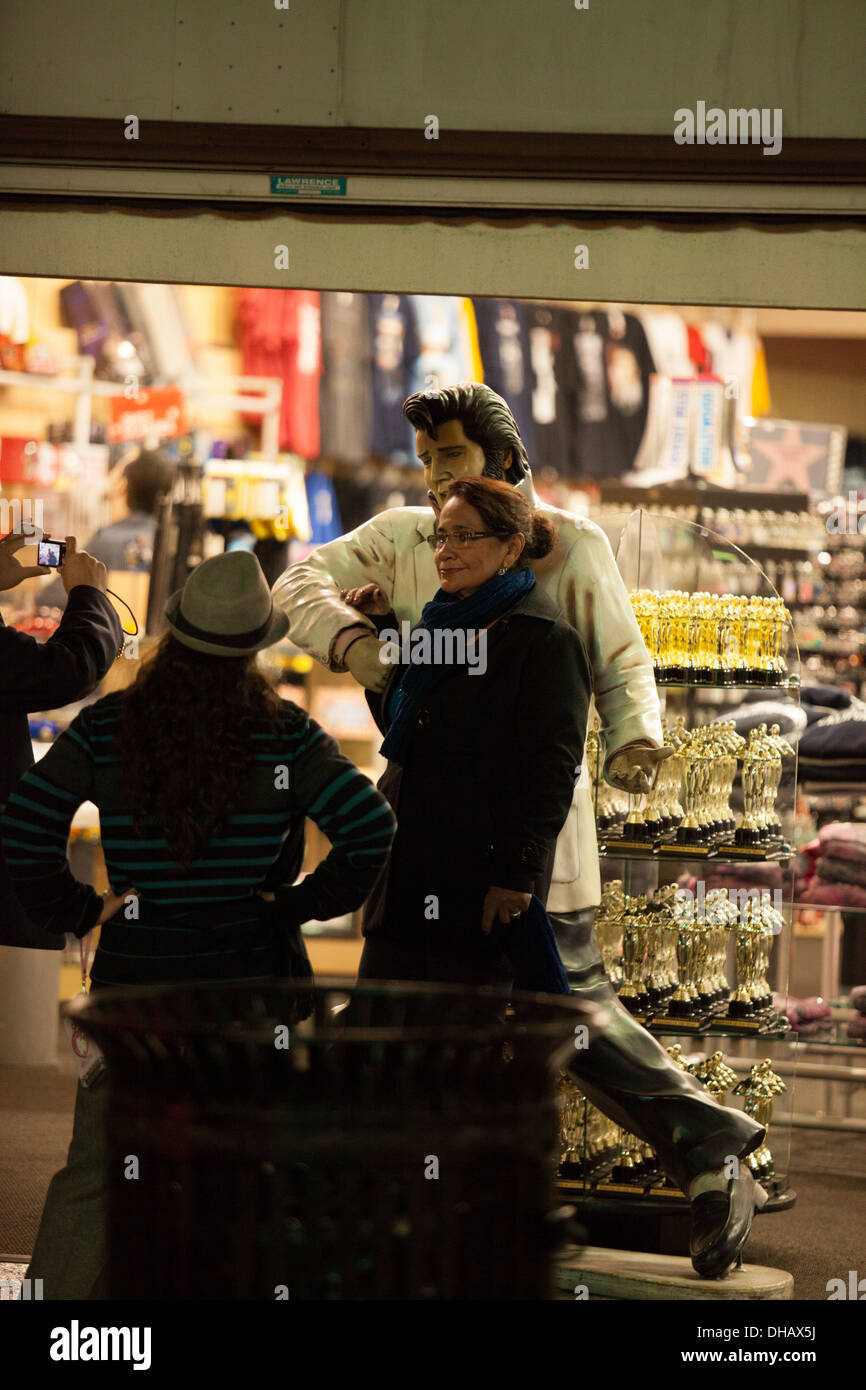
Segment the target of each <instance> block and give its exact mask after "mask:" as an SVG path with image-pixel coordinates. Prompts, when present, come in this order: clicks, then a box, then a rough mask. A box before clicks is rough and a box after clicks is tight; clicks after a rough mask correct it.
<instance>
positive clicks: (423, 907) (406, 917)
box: [364, 584, 592, 947]
mask: <svg viewBox="0 0 866 1390" xmlns="http://www.w3.org/2000/svg"><path fill="white" fill-rule="evenodd" d="M376 623H377V626H378V627H379V629H380V631H381V630H383V629H384V628H385V627H388V626H391V627H398V624H397V620H396V619H395V618H394V617H393V615H391V617H390V618H389V619H381V618H377V619H376ZM470 669H471V668H466V667H455V668H454V672H453V674H451V675H449V676H448V677H446V679H444V680H443V681H441V682H440V683H439V684H438V685H436V686H435V687H434V688H433V689H432V690H431V691H429V692H428V693H427V694H426V695H425V696H424V697H423V698H422V700H421V702H420V704H419V706H418V709H417V710H416V712H415V716H414V725H413V730H412V735H411V741H410V744H409V747H408V749H407V753H406V760H405V766H404V767H402V768H401V767H400V766H398V765H397V764H396V763H393V762H389V764H388V767H387V770H386V771H385V773H384V774H383V776H382V778H381V780H380V782H379V789H380V791H382V792H383V793H384V794H385V796H386V797H387V798H388V800H389V802H390V803H391V805H392V806H393V808H394V810H395V812H396V814H397V835H396V838H395V840H394V844H393V846H392V850H391V858H390V860H389V864H388V866H387V867H386V869H385V871H384V872H383V874H382V875H381V876H380V878H379V880H378V881H377V883H376V886H375V887H374V889H373V892H372V894H371V896H370V898H369V900H368V903H367V907H366V910H365V914H364V934H365V935H372V934H373V933H384V934H385V935H387V936H389V937H391V936H394V935H398V936H402V935H403V933H404V932H406V931H409V932H414V931H416V930H419V929H420V930H424V929H425V927H424V924H425V923H429V921H430V918H431V913H432V911H433V908H432V907H431V905H430V899H431V897H435V898H436V899H437V900H438V901H437V909H438V913H439V916H438V918H437V919H436V920H437V923H438V925H437V931H438V932H439V933H440V936H442V938H443V939H444V938H446V937H447V938H449V941H448V945H449V947H451V946H454V945H455V943H457V944H458V945H459V943H460V942H461V941H464V940H466V939H467V933H471V936H472V938H473V939H476V934H477V933H478V931H479V929H480V921H481V904H482V903H483V899H484V894H485V893H486V891H487V889H488V888H489V887H491V886H496V887H500V888H512V889H516V890H518V891H521V892H536V893H538V895H539V896H540V897H541V898H542V901H543V900H544V899H545V898H546V895H547V889H548V887H549V883H550V874H551V869H552V865H553V854H554V850H555V846H556V839H557V836H558V834H559V832H560V830H561V829H562V826H563V825H564V823H565V819H566V817H567V815H568V811H569V807H570V806H571V802H572V797H573V793H574V785H575V781H576V778H577V777H578V775H579V770H580V765H581V761H582V758H583V745H584V740H585V737H586V721H587V714H588V710H589V702H590V698H591V693H592V680H591V670H590V664H589V660H588V658H587V655H586V651H585V649H584V646H583V642H582V640H581V638H580V637H579V635H578V634H577V632H576V631H575V630H574V628H573V627H572V626H571V624H570V623H568V622H566V621H565V619H563V618H562V617H561V616H560V613H559V609H558V608H557V606H556V604H555V603H554V602H553V601H552V600H551V599H550V598H549V597H548V595H547V594H546V593H545V591H544V590H543V589H542V588H541V587H540V585H538V584H536V585H535V586H534V587H533V588H532V589H531V590H530V591H529V593H528V594H527V595H526V596H525V597H524V598H522V599H521V600H520V601H519V602H518V603H517V604H515V606H514V607H513V608H511V609H509V611H508V612H507V613H506V614H504V615H503V617H501V618H500V619H499V620H498V621H497V622H496V623H495V624H494V625H493V626H492V627H491V628H490V629H489V630H488V632H487V669H486V671H485V673H484V674H483V675H482V674H469V671H470ZM400 670H401V668H400V667H399V666H395V668H394V670H393V672H392V674H391V677H390V678H389V682H388V685H387V686H386V688H385V690H384V691H383V692H382V693H381V694H379V695H374V694H371V693H370V692H368V702H369V704H370V708H371V710H372V712H373V716H374V718H375V719H376V722H377V724H378V726H379V728H380V729H381V730H382V731H383V733H384V732H385V731H386V728H385V717H384V711H385V709H386V708H387V701H388V696H389V694H390V692H391V690H392V686H393V682H394V681H395V680H397V679H398V678H399V674H400Z"/></svg>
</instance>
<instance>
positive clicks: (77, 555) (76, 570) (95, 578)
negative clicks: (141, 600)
mask: <svg viewBox="0 0 866 1390" xmlns="http://www.w3.org/2000/svg"><path fill="white" fill-rule="evenodd" d="M49 544H54V545H56V544H57V542H56V541H54V542H49ZM58 563H59V565H60V578H61V579H62V580H63V587H64V589H65V590H66V592H67V594H68V593H70V592H71V590H72V589H74V588H75V585H76V584H92V585H93V587H94V589H99V590H100V591H101V592H102V593H103V594H104V593H105V589H106V585H107V583H108V571H107V570H106V568H105V566H104V564H103V563H102V561H101V560H97V559H95V558H94V556H93V555H88V553H87V551H86V550H77V549H76V541H75V537H74V536H67V537H66V545H65V547H64V552H63V553H61V555H60V557H59V562H58Z"/></svg>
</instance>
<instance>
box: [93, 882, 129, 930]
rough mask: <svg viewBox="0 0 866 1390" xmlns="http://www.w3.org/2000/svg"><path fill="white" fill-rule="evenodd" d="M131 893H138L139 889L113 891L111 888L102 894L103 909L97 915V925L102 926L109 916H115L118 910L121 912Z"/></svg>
mask: <svg viewBox="0 0 866 1390" xmlns="http://www.w3.org/2000/svg"><path fill="white" fill-rule="evenodd" d="M130 893H135V894H137V893H138V889H137V888H126V889H125V890H124V891H123V892H122V893H112V891H111V889H110V888H109V889H107V890H106V891H105V892H104V893H103V895H102V899H103V906H102V911H101V912H100V914H99V916H98V917H97V919H96V924H95V925H96V926H97V927H99V926H101V925H102V923H103V922H107V921H108V919H109V917H113V916H114V914H115V913H116V912H119V911H120V909H121V908H122V907H123V904H124V903H125V902H126V899H127V898H128V897H129V895H130Z"/></svg>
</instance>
